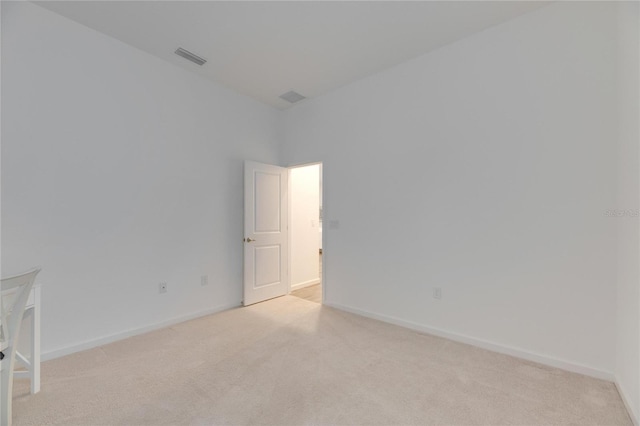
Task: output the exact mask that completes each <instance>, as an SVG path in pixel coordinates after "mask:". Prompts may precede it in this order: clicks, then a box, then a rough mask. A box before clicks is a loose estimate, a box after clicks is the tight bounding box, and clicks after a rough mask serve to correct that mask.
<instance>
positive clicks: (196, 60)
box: [175, 47, 207, 66]
mask: <svg viewBox="0 0 640 426" xmlns="http://www.w3.org/2000/svg"><path fill="white" fill-rule="evenodd" d="M175 53H176V55H178V56H182V57H183V58H185V59H187V60H189V61H191V62H193V63H194V64H198V65H200V66H202V65H204V64H205V63H206V62H207V60H206V59H204V58H201V57H200V56H198V55H194V54H193V53H191V52H189V51H188V50H185V49H183V48H182V47H178V49H176V52H175Z"/></svg>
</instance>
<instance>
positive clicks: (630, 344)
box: [613, 2, 640, 424]
mask: <svg viewBox="0 0 640 426" xmlns="http://www.w3.org/2000/svg"><path fill="white" fill-rule="evenodd" d="M639 20H640V14H639V8H638V3H637V2H625V3H623V2H620V3H618V31H619V39H618V43H619V44H618V62H617V65H618V96H619V97H618V120H619V121H618V123H619V125H618V129H619V141H620V143H619V150H618V200H617V204H616V206H617V210H618V211H619V212H618V213H617V214H616V215H615V216H614V218H613V219H614V220H615V221H616V224H617V225H618V250H617V255H618V304H617V315H618V317H617V326H616V330H617V345H616V354H617V363H616V381H617V384H618V388H619V390H620V394H621V395H622V397H623V398H624V399H625V400H626V403H627V406H628V407H629V411H631V412H632V413H633V415H634V417H635V419H636V424H637V422H638V420H640V275H639V273H640V271H639V269H638V268H639V261H640V250H639V242H638V237H639V234H638V233H639V232H640V227H639V226H638V217H637V215H636V214H637V211H638V209H640V201H639V199H638V198H639V196H640V185H639V182H640V172H639V168H638V161H639V158H638V156H639V155H640V152H639V149H638V145H639V143H640V142H639V141H640V132H639V131H638V125H639V123H638V117H639V116H640V108H639V107H638V99H639V96H640V87H639V84H638V79H639V78H640V77H639V76H640V69H639V67H638V61H639V60H640V58H639V56H638V50H639V49H640V46H639V43H638V38H639V37H640V25H639ZM618 214H619V216H618Z"/></svg>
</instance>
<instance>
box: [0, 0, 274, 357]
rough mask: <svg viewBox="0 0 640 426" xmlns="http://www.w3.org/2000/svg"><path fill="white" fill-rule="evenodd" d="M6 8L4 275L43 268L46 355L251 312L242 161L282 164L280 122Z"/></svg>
mask: <svg viewBox="0 0 640 426" xmlns="http://www.w3.org/2000/svg"><path fill="white" fill-rule="evenodd" d="M2 8H3V13H2V59H3V61H2V89H3V93H2V267H3V270H2V273H3V274H9V273H12V272H18V271H21V270H24V269H26V268H28V267H31V266H33V265H34V264H40V265H41V266H42V267H43V271H42V273H41V274H40V276H39V277H38V281H39V282H41V283H42V284H43V286H44V287H43V290H42V292H43V298H44V304H43V307H42V323H43V342H42V343H43V350H44V352H45V353H48V352H49V353H50V352H51V351H56V350H59V349H63V348H67V347H69V346H74V345H78V344H81V343H83V342H86V341H87V340H89V339H96V338H101V337H104V336H108V335H110V334H118V333H122V332H125V331H127V330H131V329H136V328H139V327H144V326H148V325H152V324H157V323H161V322H164V321H169V320H171V319H172V318H176V317H185V316H191V315H196V314H198V313H202V312H205V311H211V310H216V309H221V308H224V307H229V306H233V305H239V304H240V300H241V288H242V241H241V236H242V232H243V231H242V229H243V227H242V209H243V207H242V203H243V189H242V188H243V187H242V179H243V178H242V176H243V174H242V173H243V161H244V160H245V159H252V160H256V161H262V162H268V163H277V162H278V158H277V148H276V144H277V143H278V137H277V134H276V132H277V130H278V128H277V120H278V112H277V111H276V110H273V109H271V108H270V107H267V106H263V105H261V104H258V103H257V102H255V101H253V100H250V99H248V98H245V97H242V96H240V95H237V94H235V93H233V92H231V91H229V90H227V89H225V88H222V87H221V86H218V85H215V84H213V83H211V82H209V81H207V80H204V79H202V78H201V77H198V76H196V75H194V74H192V73H189V72H187V71H184V70H182V69H180V68H177V67H175V66H173V65H170V64H168V63H166V62H164V61H162V60H160V59H157V58H155V57H152V56H150V55H148V54H146V53H143V52H141V51H139V50H137V49H135V48H132V47H130V46H127V45H125V44H123V43H121V42H119V41H116V40H114V39H112V38H109V37H107V36H105V35H102V34H99V33H97V32H95V31H93V30H90V29H88V28H86V27H84V26H82V25H79V24H77V23H74V22H72V21H70V20H68V19H66V18H63V17H61V16H58V15H56V14H53V13H51V12H49V11H47V10H45V9H42V8H40V7H38V6H35V5H33V4H30V3H26V2H24V3H23V2H15V3H13V2H2ZM205 274H207V275H208V276H209V285H208V286H204V287H203V286H201V285H200V276H201V275H205ZM161 281H166V282H168V293H166V294H162V295H159V294H158V284H159V282H161ZM58 353H59V352H58Z"/></svg>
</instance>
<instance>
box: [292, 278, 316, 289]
mask: <svg viewBox="0 0 640 426" xmlns="http://www.w3.org/2000/svg"><path fill="white" fill-rule="evenodd" d="M315 284H320V278H314V279H312V280H309V281H304V282H301V283H298V284H292V285H291V291H293V290H300V289H301V288H305V287H309V286H312V285H315Z"/></svg>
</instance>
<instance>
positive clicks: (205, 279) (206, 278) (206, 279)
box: [200, 275, 209, 286]
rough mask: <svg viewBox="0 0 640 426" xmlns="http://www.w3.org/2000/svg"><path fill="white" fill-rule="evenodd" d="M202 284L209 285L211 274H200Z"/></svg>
mask: <svg viewBox="0 0 640 426" xmlns="http://www.w3.org/2000/svg"><path fill="white" fill-rule="evenodd" d="M200 285H202V286H205V285H209V275H202V276H200Z"/></svg>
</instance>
